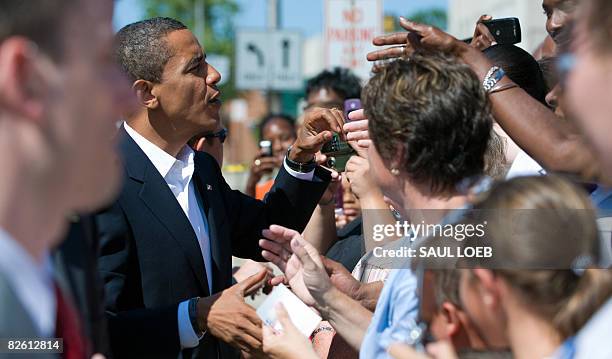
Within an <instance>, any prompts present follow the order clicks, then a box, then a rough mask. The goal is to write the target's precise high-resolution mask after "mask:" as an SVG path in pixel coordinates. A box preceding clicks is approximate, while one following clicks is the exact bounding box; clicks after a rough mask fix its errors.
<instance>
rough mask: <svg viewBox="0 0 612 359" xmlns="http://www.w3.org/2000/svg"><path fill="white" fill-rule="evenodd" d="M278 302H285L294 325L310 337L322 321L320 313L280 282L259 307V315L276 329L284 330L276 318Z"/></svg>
mask: <svg viewBox="0 0 612 359" xmlns="http://www.w3.org/2000/svg"><path fill="white" fill-rule="evenodd" d="M278 303H283V305H284V306H285V309H286V310H287V313H289V319H291V322H292V323H293V325H295V326H296V327H297V329H298V330H299V331H300V332H301V333H302V334H304V336H306V337H309V336H310V334H312V332H313V331H314V330H315V329H316V328H317V326H318V325H319V323H320V322H321V317H320V316H319V315H318V314H316V313H315V312H314V311H313V310H312V309H310V308H309V307H308V306H307V305H306V304H304V302H302V301H301V300H300V298H298V297H297V296H296V295H295V294H293V292H292V291H291V290H289V289H288V288H287V287H285V286H284V285H282V284H279V285H277V286H276V287H274V289H273V290H272V293H270V294H269V295H268V297H267V298H266V299H265V300H264V302H263V303H261V305H260V306H259V308H257V315H259V317H260V318H261V320H262V321H263V322H264V323H266V324H267V325H269V326H271V327H272V328H274V330H277V331H282V328H283V327H282V326H281V324H280V323H279V322H278V320H277V318H276V305H277V304H278Z"/></svg>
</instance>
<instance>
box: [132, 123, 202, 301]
mask: <svg viewBox="0 0 612 359" xmlns="http://www.w3.org/2000/svg"><path fill="white" fill-rule="evenodd" d="M122 132H123V133H124V141H123V143H122V152H123V153H124V154H125V166H126V168H127V170H128V175H129V176H130V178H131V179H132V180H135V181H136V182H141V183H142V186H141V188H140V192H139V193H138V196H139V197H140V199H141V200H142V201H143V202H144V204H145V205H146V206H147V208H148V209H149V210H150V211H151V213H153V215H154V216H155V217H156V218H157V220H158V221H159V222H160V223H161V224H162V225H163V226H164V227H165V228H166V229H167V230H168V232H169V233H170V235H171V236H172V238H173V239H174V240H175V241H176V242H177V244H178V246H179V247H180V248H181V249H182V251H183V253H184V254H185V256H186V257H187V260H188V262H189V264H190V265H191V268H192V270H193V272H194V274H195V276H196V278H197V279H198V282H199V284H200V286H201V289H202V290H203V291H204V292H205V293H208V292H209V290H208V284H207V280H206V273H205V269H204V260H203V258H202V252H201V250H200V245H199V244H198V240H197V237H196V234H195V232H194V231H193V228H192V227H191V223H190V222H189V219H188V218H187V216H186V215H185V212H183V209H182V208H181V206H180V205H179V203H178V202H177V200H176V198H175V197H174V195H173V194H172V191H170V188H168V184H167V183H166V181H165V180H164V179H163V177H162V176H161V175H160V174H159V172H158V171H157V169H156V168H155V166H153V163H151V161H150V160H149V158H148V157H147V156H146V155H145V153H144V152H143V151H142V150H141V149H140V147H138V145H137V144H136V143H135V142H134V140H132V138H131V137H130V136H129V135H128V134H127V133H125V130H123V131H122ZM160 255H163V253H162V254H160Z"/></svg>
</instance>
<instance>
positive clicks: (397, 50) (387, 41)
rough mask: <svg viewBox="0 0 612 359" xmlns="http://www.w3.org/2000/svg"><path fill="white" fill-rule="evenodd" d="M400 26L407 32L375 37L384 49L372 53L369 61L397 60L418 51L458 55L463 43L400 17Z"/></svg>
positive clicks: (432, 27) (368, 57)
mask: <svg viewBox="0 0 612 359" xmlns="http://www.w3.org/2000/svg"><path fill="white" fill-rule="evenodd" d="M400 26H401V27H403V28H404V29H405V30H406V31H407V32H398V33H394V34H389V35H382V36H378V37H375V38H374V40H373V43H374V45H376V46H385V48H384V49H381V50H376V51H373V52H370V53H369V54H368V55H367V59H368V61H381V60H388V59H396V58H400V57H406V56H409V55H411V54H412V53H413V52H414V51H415V50H417V49H420V48H422V49H428V50H437V51H442V52H448V53H456V52H457V51H458V47H460V45H461V44H463V45H466V46H467V44H464V43H463V42H461V41H459V40H457V39H456V38H454V37H453V36H451V35H449V34H448V33H446V32H444V31H442V30H440V29H438V28H437V27H434V26H429V25H423V24H419V23H416V22H413V21H410V20H407V19H405V18H403V17H400Z"/></svg>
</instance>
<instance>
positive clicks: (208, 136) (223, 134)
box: [201, 128, 227, 143]
mask: <svg viewBox="0 0 612 359" xmlns="http://www.w3.org/2000/svg"><path fill="white" fill-rule="evenodd" d="M201 136H202V137H204V138H205V139H207V140H209V139H211V138H215V137H217V138H218V139H219V142H221V143H223V142H225V139H226V138H227V129H226V128H222V129H221V130H219V131H217V132H212V133H205V134H202V135H201Z"/></svg>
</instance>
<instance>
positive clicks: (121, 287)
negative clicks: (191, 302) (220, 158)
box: [97, 129, 329, 358]
mask: <svg viewBox="0 0 612 359" xmlns="http://www.w3.org/2000/svg"><path fill="white" fill-rule="evenodd" d="M120 132H121V135H122V136H123V139H122V142H121V153H122V154H123V157H124V160H125V171H126V180H125V183H124V186H123V190H122V192H121V194H120V196H119V199H118V200H117V201H116V202H115V203H114V204H113V205H112V206H111V207H110V208H108V209H106V210H104V211H102V212H101V213H100V214H99V215H98V216H97V225H98V229H99V233H100V241H101V253H100V261H99V267H100V271H101V273H102V276H103V278H104V282H105V289H106V311H107V314H108V318H109V327H110V338H111V348H112V351H113V354H114V355H115V357H123V358H128V357H129V358H140V357H147V358H176V357H177V356H178V354H179V351H180V342H179V335H178V324H177V321H178V319H177V309H178V304H179V303H180V302H182V301H184V300H186V299H189V298H193V297H196V296H209V295H210V293H209V290H208V284H207V279H206V274H205V270H208V271H212V278H213V283H212V288H213V292H214V293H216V292H219V291H222V290H224V289H225V288H227V287H229V286H230V285H231V283H232V282H231V281H232V273H231V256H232V255H236V256H239V257H243V258H253V259H260V248H259V246H258V239H259V238H261V231H262V229H264V228H266V227H268V226H269V225H270V224H281V225H284V226H287V227H290V228H294V229H297V230H300V231H301V230H303V228H304V227H305V226H306V223H307V222H308V220H309V218H310V216H311V214H312V211H313V210H314V208H315V206H316V204H317V202H318V200H319V198H320V197H321V195H322V194H323V192H324V191H325V188H326V187H327V183H328V181H329V175H328V174H327V172H326V171H323V170H317V171H316V175H315V179H314V181H312V182H310V181H302V180H298V179H296V178H294V177H292V176H291V175H289V174H288V173H287V172H286V171H285V170H284V169H281V171H280V173H279V175H278V177H277V178H276V182H275V186H274V187H273V189H272V190H271V191H270V193H269V194H268V196H267V197H266V199H265V200H264V201H263V202H262V201H257V200H254V199H252V198H250V197H248V196H246V195H244V194H242V193H240V192H239V191H233V190H231V189H230V187H229V186H228V185H227V183H226V182H225V180H224V179H223V176H222V174H221V170H220V168H219V166H218V164H217V162H216V161H215V160H214V159H213V157H211V156H210V155H208V154H206V153H203V152H199V153H197V154H196V156H195V171H194V176H193V181H194V184H195V188H196V191H197V192H198V195H199V196H200V198H201V199H202V203H203V207H204V208H203V209H204V212H205V215H206V218H207V220H208V227H209V237H210V246H211V253H212V261H213V268H204V261H203V258H202V255H201V251H200V247H199V244H198V241H197V237H196V235H195V233H194V231H193V229H192V227H191V224H190V223H189V220H188V219H187V216H185V214H184V212H183V210H182V209H181V207H180V205H179V204H178V202H177V201H176V199H175V197H174V195H173V194H172V192H171V191H170V189H169V188H168V186H167V184H166V182H165V181H164V179H163V177H162V176H161V175H160V174H159V172H158V171H157V169H156V168H155V167H154V165H153V163H151V161H150V160H149V159H148V157H147V156H146V155H145V154H144V152H143V151H142V150H141V149H140V148H139V147H138V145H137V144H136V143H135V142H134V140H133V139H132V138H131V137H130V136H128V135H127V134H126V133H125V130H123V129H122V130H121V131H120ZM182 354H183V357H186V358H216V357H222V358H228V357H232V356H234V355H235V352H234V350H233V349H230V348H229V347H228V346H226V345H224V344H221V343H219V342H218V341H217V340H216V339H215V338H213V337H212V336H211V335H205V337H204V338H203V339H202V340H201V342H200V345H199V347H198V348H196V349H195V350H185V351H183V353H182Z"/></svg>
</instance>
